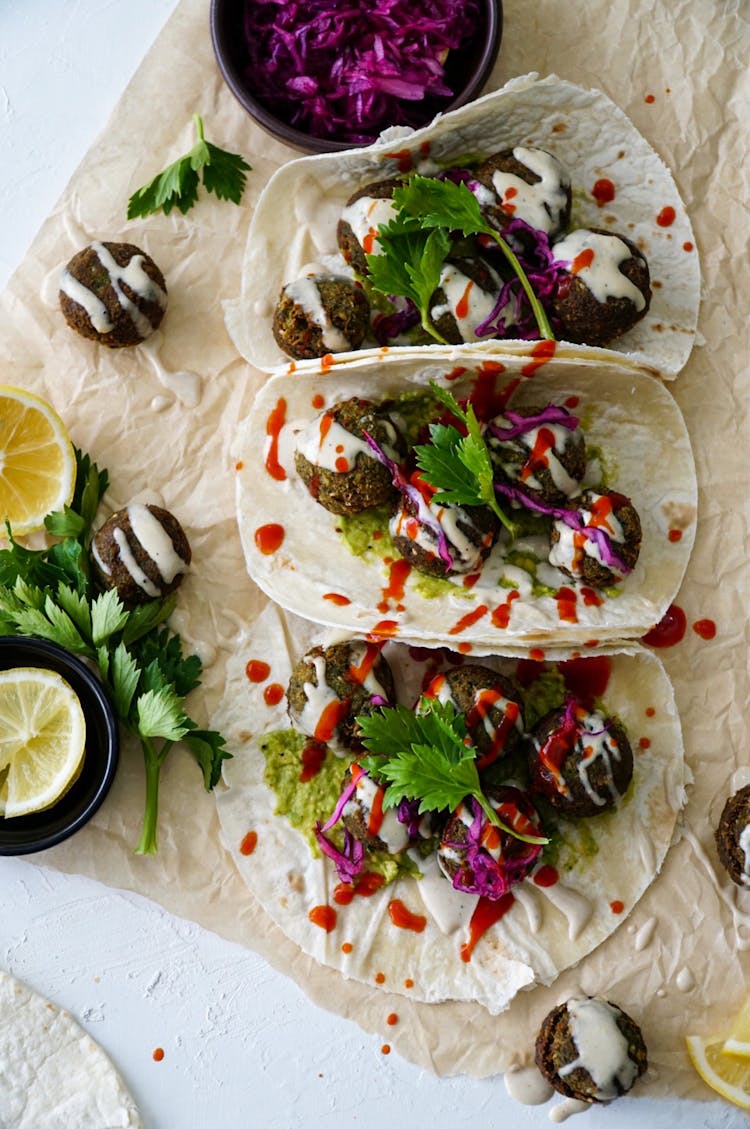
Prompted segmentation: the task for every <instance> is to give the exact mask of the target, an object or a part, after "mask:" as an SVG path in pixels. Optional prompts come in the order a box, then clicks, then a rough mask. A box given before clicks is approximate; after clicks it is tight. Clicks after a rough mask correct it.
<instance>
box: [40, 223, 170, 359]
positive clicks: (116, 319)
mask: <svg viewBox="0 0 750 1129" xmlns="http://www.w3.org/2000/svg"><path fill="white" fill-rule="evenodd" d="M59 299H60V309H61V310H62V312H63V316H64V318H65V320H66V322H67V323H68V325H69V326H70V327H71V329H74V330H75V331H76V333H80V334H81V336H82V337H87V338H89V340H91V341H98V342H99V344H100V345H106V346H107V347H108V348H110V349H122V348H125V347H127V346H130V345H138V344H139V343H140V342H141V341H143V340H145V338H146V337H148V336H149V334H151V333H153V331H154V330H155V329H156V328H157V326H159V325H160V323H161V320H162V318H163V317H164V311H165V310H166V308H167V286H166V283H165V281H164V276H163V274H162V273H161V271H160V270H159V268H158V267H157V265H156V263H155V262H154V260H153V259H151V258H150V257H149V256H148V255H147V254H146V253H145V252H144V251H141V249H140V248H139V247H136V246H134V244H132V243H98V242H96V243H90V244H89V246H88V247H84V248H83V250H82V251H79V252H78V254H77V255H74V256H73V258H72V259H71V260H70V262H69V263H68V265H67V266H66V267H65V269H64V270H63V272H62V275H61V278H60V294H59Z"/></svg>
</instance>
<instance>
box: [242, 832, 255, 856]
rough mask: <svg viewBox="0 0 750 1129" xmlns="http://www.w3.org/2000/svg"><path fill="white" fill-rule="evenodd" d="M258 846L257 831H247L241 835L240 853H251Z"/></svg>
mask: <svg viewBox="0 0 750 1129" xmlns="http://www.w3.org/2000/svg"><path fill="white" fill-rule="evenodd" d="M257 846H258V832H257V831H248V833H247V835H245V836H244V837H243V840H242V842H241V843H240V854H241V855H251V854H252V853H253V851H254V850H255V848H256V847H257Z"/></svg>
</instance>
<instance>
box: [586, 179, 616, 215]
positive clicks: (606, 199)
mask: <svg viewBox="0 0 750 1129" xmlns="http://www.w3.org/2000/svg"><path fill="white" fill-rule="evenodd" d="M591 195H592V196H593V197H594V199H595V200H596V202H597V204H598V205H599V207H600V208H603V207H604V205H605V204H611V203H612V201H613V200H614V198H615V186H614V184H613V183H612V181H611V180H607V178H606V177H602V179H601V180H597V182H596V184H595V185H594V187H593V188H592V189H591Z"/></svg>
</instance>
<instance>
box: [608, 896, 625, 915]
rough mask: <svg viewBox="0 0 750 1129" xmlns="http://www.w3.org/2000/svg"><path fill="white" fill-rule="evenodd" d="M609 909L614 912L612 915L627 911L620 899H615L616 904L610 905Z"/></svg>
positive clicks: (611, 903)
mask: <svg viewBox="0 0 750 1129" xmlns="http://www.w3.org/2000/svg"><path fill="white" fill-rule="evenodd" d="M609 908H610V909H611V910H612V913H622V911H623V910H624V909H625V905H624V903H623V902H621V901H620V900H619V899H615V901H614V902H610V903H609Z"/></svg>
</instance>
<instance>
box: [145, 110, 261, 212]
mask: <svg viewBox="0 0 750 1129" xmlns="http://www.w3.org/2000/svg"><path fill="white" fill-rule="evenodd" d="M193 121H194V122H195V129H196V133H197V134H198V140H197V141H196V143H195V145H194V146H193V148H192V149H191V150H190V152H189V153H186V154H185V156H184V157H180V158H179V159H178V160H176V161H174V162H173V163H172V164H171V165H169V166H168V167H167V168H166V169H164V170H163V172H160V173H157V175H156V176H155V177H154V178H153V180H150V181H149V182H148V184H145V185H143V187H142V188H139V189H137V190H136V191H135V192H134V193H133V195H132V196H131V197H130V199H129V200H128V219H129V220H132V219H135V218H136V217H137V216H148V215H151V214H152V213H153V212H164V215H165V216H166V215H169V213H170V212H171V211H172V208H178V209H179V210H180V211H181V212H182V214H183V215H184V214H185V212H189V211H190V209H191V208H192V206H193V204H194V203H195V202H196V200H197V199H198V183H199V177H198V173H199V171H200V172H201V175H202V178H203V187H204V188H205V189H206V191H207V192H213V193H215V195H216V196H218V197H219V199H220V200H231V201H232V202H233V203H234V204H239V202H240V199H241V198H242V193H243V192H244V190H245V182H246V180H247V177H246V176H245V173H246V172H249V171H250V168H251V166H250V165H248V163H247V161H245V159H244V158H243V157H240V156H239V154H237V153H227V151H226V150H225V149H219V148H218V146H216V145H212V144H211V142H210V141H206V139H205V138H204V136H203V122H202V121H201V119H200V117H199V116H198V114H194V115H193Z"/></svg>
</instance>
